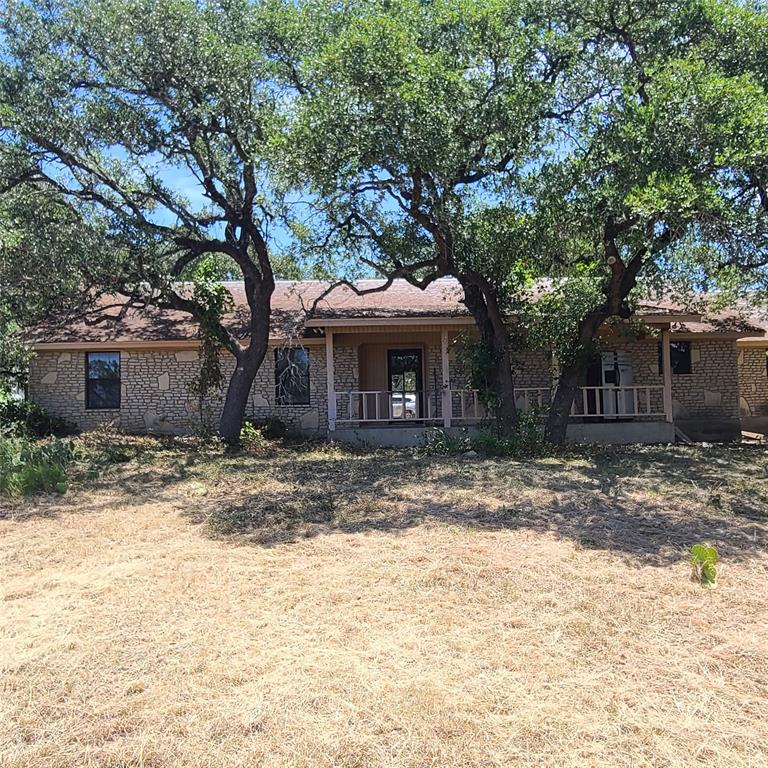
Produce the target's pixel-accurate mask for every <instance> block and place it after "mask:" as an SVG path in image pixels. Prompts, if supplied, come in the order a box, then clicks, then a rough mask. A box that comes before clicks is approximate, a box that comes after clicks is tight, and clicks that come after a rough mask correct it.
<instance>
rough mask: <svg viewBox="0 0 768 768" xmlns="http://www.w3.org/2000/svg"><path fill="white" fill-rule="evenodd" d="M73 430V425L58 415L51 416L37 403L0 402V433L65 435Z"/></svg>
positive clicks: (24, 435) (42, 435)
mask: <svg viewBox="0 0 768 768" xmlns="http://www.w3.org/2000/svg"><path fill="white" fill-rule="evenodd" d="M74 431H75V429H74V425H72V424H70V423H69V422H68V421H66V420H65V419H62V418H59V417H58V416H51V415H50V414H49V413H48V411H46V410H45V408H43V407H42V406H39V405H38V404H37V403H32V402H30V401H28V400H6V401H4V402H0V434H5V435H8V436H10V437H48V436H50V435H55V436H57V437H65V436H67V435H71V434H73V433H74Z"/></svg>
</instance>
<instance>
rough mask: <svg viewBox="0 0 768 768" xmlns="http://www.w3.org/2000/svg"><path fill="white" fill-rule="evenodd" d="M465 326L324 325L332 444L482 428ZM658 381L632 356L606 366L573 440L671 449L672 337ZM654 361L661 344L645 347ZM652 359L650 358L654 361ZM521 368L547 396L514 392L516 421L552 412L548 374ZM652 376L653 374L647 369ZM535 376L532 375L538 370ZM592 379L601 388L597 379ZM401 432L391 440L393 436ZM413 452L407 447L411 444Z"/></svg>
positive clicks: (615, 355) (575, 411)
mask: <svg viewBox="0 0 768 768" xmlns="http://www.w3.org/2000/svg"><path fill="white" fill-rule="evenodd" d="M472 332H473V327H472V324H471V321H470V320H469V319H466V318H448V319H445V321H443V322H440V321H439V320H436V319H435V318H430V319H428V320H426V319H425V320H420V319H416V318H415V319H413V320H411V321H410V322H404V321H403V320H399V321H398V323H397V325H394V324H393V323H392V322H373V321H372V320H369V321H368V322H367V323H366V324H362V323H358V324H351V323H349V322H348V321H336V322H335V323H334V322H333V321H331V322H327V323H326V325H325V327H324V333H325V353H326V354H325V356H326V386H327V398H328V400H327V403H328V433H329V436H330V437H333V438H334V439H345V438H346V437H348V436H350V435H354V436H355V440H354V441H355V442H360V441H362V438H361V437H360V436H361V435H364V437H365V440H364V442H368V443H375V444H393V443H395V444H400V443H402V441H403V440H406V437H405V435H404V434H399V435H398V433H397V430H401V431H402V430H404V429H407V430H409V431H411V432H413V433H414V435H415V436H416V437H420V436H423V432H424V430H425V429H427V428H434V427H441V428H444V429H448V430H452V429H455V428H465V427H476V426H477V425H479V424H480V423H481V422H483V421H484V420H485V419H486V418H487V413H486V409H485V407H484V406H483V403H482V399H481V397H480V394H479V392H478V391H477V390H476V389H473V388H472V387H471V386H470V384H469V381H468V377H467V374H466V371H464V370H463V369H462V366H461V363H460V360H459V355H458V354H457V345H456V343H455V342H456V340H457V338H458V337H459V336H460V335H462V334H467V335H469V336H470V338H471V334H472ZM659 341H660V362H661V369H662V370H661V373H660V375H658V378H656V379H654V378H653V377H652V376H650V375H649V372H648V371H647V370H643V371H642V375H639V374H640V373H641V372H640V371H639V365H638V364H637V362H636V361H633V359H632V355H631V354H630V353H628V352H626V351H621V350H617V351H611V352H607V353H604V354H603V355H602V356H601V357H600V362H599V364H598V366H597V369H596V370H595V372H592V373H591V374H590V375H591V376H592V378H590V379H588V380H587V382H586V384H585V386H583V387H581V388H580V389H579V392H578V394H577V397H576V398H575V400H574V403H573V408H572V411H571V423H570V425H569V428H568V435H569V438H572V439H576V440H589V441H605V442H638V441H640V442H643V441H645V442H659V441H668V440H673V439H674V427H673V416H672V375H671V362H670V332H669V330H668V329H665V330H662V332H661V334H660V337H659ZM650 344H652V352H653V353H655V350H656V342H655V341H654V342H650V343H649V345H646V346H648V347H649V348H650ZM652 352H649V351H647V350H646V352H645V353H644V356H645V358H648V357H649V356H650V357H653V358H654V359H655V354H652ZM543 360H544V357H543V356H542V357H541V358H540V359H537V361H536V362H535V363H530V364H528V365H524V370H522V371H521V372H520V375H519V376H517V377H516V378H517V379H518V380H519V381H521V382H522V383H526V382H529V381H531V380H535V381H537V382H539V383H543V382H546V386H520V387H518V388H517V389H516V403H517V407H518V409H519V411H521V412H523V413H526V412H530V411H532V410H534V409H538V410H541V411H542V412H543V411H544V410H546V408H547V407H548V405H549V403H550V401H551V398H552V394H553V389H552V386H551V371H550V370H549V368H548V366H547V364H546V363H545V362H543ZM648 367H649V366H648V365H647V364H646V369H647V368H648ZM534 369H535V370H534ZM595 376H596V377H597V378H595ZM393 430H394V431H393ZM406 442H407V441H406Z"/></svg>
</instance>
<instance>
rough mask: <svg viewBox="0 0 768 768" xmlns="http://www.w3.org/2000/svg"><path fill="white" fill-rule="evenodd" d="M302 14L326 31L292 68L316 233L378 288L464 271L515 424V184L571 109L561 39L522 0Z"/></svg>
mask: <svg viewBox="0 0 768 768" xmlns="http://www.w3.org/2000/svg"><path fill="white" fill-rule="evenodd" d="M309 9H310V11H311V19H312V21H311V23H312V26H313V27H314V28H315V29H317V30H320V31H321V34H320V35H318V37H317V39H316V42H315V46H314V52H313V54H312V55H311V56H310V57H309V58H308V60H306V61H305V65H304V67H303V68H302V69H301V77H302V78H303V80H302V83H303V87H304V92H305V93H304V98H303V99H302V100H301V103H300V105H299V106H300V109H299V112H298V118H297V120H296V123H295V125H294V127H293V133H292V136H293V137H294V143H295V145H296V146H297V147H299V148H300V150H301V151H299V152H297V153H296V154H295V155H294V157H293V160H294V163H293V172H294V174H295V175H296V176H298V177H299V178H300V179H302V180H310V181H311V183H312V184H313V185H314V189H315V190H316V193H317V195H318V198H319V199H320V201H321V202H322V204H323V205H324V206H325V212H326V213H327V214H328V216H329V219H330V221H331V223H332V226H331V232H330V233H328V234H327V235H326V236H325V238H324V240H323V243H324V245H326V246H328V245H329V244H330V252H332V253H333V252H334V250H333V247H334V245H336V246H338V247H339V248H340V249H341V250H346V252H349V253H352V254H353V255H354V258H355V260H356V261H357V262H358V263H362V264H364V265H366V266H367V267H368V268H369V269H371V270H372V271H374V272H375V273H377V274H379V275H382V276H383V277H384V278H385V280H384V281H383V283H382V284H383V286H387V285H389V284H390V282H391V280H392V279H394V278H405V279H406V280H409V281H410V282H411V283H413V284H414V285H416V286H419V287H422V288H424V287H426V286H427V285H429V284H430V283H431V282H433V281H434V280H436V279H438V278H440V277H443V276H452V277H455V278H456V279H458V281H459V282H460V283H461V285H462V286H463V288H464V295H465V303H466V305H467V307H468V308H469V310H470V311H471V313H472V314H473V316H474V318H475V320H476V322H477V326H478V329H479V331H480V336H481V341H482V343H483V345H484V346H485V348H486V350H487V354H488V357H489V359H490V360H491V361H492V363H493V376H492V378H493V379H494V386H495V388H496V389H497V391H498V392H499V397H498V398H497V400H496V402H497V408H496V412H497V417H498V421H499V424H500V426H501V428H502V430H503V431H509V430H511V429H512V427H513V425H514V420H515V413H514V397H513V395H512V392H513V382H512V373H511V353H512V349H513V347H514V344H513V340H512V339H511V338H510V336H509V330H508V325H507V323H506V322H505V320H506V319H507V318H508V314H509V308H510V304H511V303H513V302H514V300H515V298H516V296H517V295H518V293H519V289H520V287H521V286H520V284H519V281H518V280H515V279H513V278H514V277H515V276H516V275H518V274H519V272H520V270H518V269H517V267H516V264H517V263H518V262H520V261H525V259H526V251H525V250H524V249H523V248H521V245H522V244H523V243H524V242H526V241H527V234H528V231H527V230H528V227H527V206H526V201H525V199H524V195H523V193H522V192H521V191H520V189H519V183H520V181H521V180H522V179H523V178H524V176H525V174H526V169H527V167H528V166H529V165H530V164H531V163H533V162H534V161H535V159H536V158H537V157H538V156H539V154H540V153H542V152H544V151H545V148H546V146H547V144H548V143H549V142H550V141H551V140H552V129H553V123H554V122H555V121H557V120H558V119H559V117H560V115H559V114H558V110H559V109H562V110H568V109H569V108H570V107H569V106H568V103H567V102H568V101H569V99H568V97H567V96H565V95H563V94H562V92H561V91H559V90H558V83H559V82H560V79H561V78H562V77H563V76H564V74H565V73H566V72H567V70H568V68H569V66H570V64H569V62H570V60H571V53H572V51H570V50H569V46H570V45H571V42H570V39H569V38H568V37H567V36H565V35H553V34H550V32H549V29H548V26H547V22H546V20H545V19H543V18H542V16H541V15H540V14H538V13H535V12H532V11H533V10H534V9H533V8H532V6H529V5H527V4H526V3H524V2H510V1H506V0H505V1H504V2H498V1H495V0H494V1H490V2H489V1H485V0H484V1H483V2H468V1H467V0H441V1H440V2H435V3H422V2H418V1H417V0H396V1H395V2H389V1H387V2H384V1H381V2H364V3H363V2H357V3H355V2H353V3H349V4H345V5H343V6H337V5H331V4H329V5H327V6H325V5H322V4H319V5H312V6H310V7H309ZM310 11H308V12H310ZM558 99H559V103H558ZM511 190H517V192H518V194H517V195H513V194H511V193H510V192H511ZM524 271H525V270H523V272H524Z"/></svg>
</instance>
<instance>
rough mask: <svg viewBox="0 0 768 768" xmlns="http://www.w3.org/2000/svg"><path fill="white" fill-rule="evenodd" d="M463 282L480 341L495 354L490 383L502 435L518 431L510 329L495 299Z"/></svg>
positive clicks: (494, 414)
mask: <svg viewBox="0 0 768 768" xmlns="http://www.w3.org/2000/svg"><path fill="white" fill-rule="evenodd" d="M461 282H462V287H463V288H464V304H465V305H466V306H467V309H469V311H470V312H471V313H472V316H473V317H474V319H475V324H476V325H477V329H478V331H479V332H480V341H481V343H482V344H483V346H484V347H485V348H486V349H487V350H488V351H489V352H490V353H491V366H492V370H491V372H490V383H491V385H492V387H493V390H494V395H495V404H494V406H493V416H494V419H495V422H496V429H497V431H498V433H499V434H500V435H502V436H505V437H508V436H509V435H512V434H514V432H515V429H516V427H517V407H516V405H515V382H514V376H513V373H512V360H511V357H510V350H509V331H508V330H507V326H506V324H505V322H504V318H503V317H502V316H501V312H500V311H499V309H498V306H497V305H496V303H495V301H490V302H489V301H488V300H487V298H486V296H485V295H484V294H483V292H482V291H481V290H480V288H479V287H478V286H477V285H476V284H475V283H474V282H469V281H467V282H465V281H464V280H462V281H461Z"/></svg>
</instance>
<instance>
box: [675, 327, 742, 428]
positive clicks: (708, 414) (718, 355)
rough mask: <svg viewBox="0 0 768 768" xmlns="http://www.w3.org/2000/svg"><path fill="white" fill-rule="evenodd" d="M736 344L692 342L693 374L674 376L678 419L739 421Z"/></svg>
mask: <svg viewBox="0 0 768 768" xmlns="http://www.w3.org/2000/svg"><path fill="white" fill-rule="evenodd" d="M738 375H739V374H738V352H737V349H736V342H735V341H718V340H713V339H703V340H701V341H691V373H690V374H679V375H676V376H675V375H673V376H672V403H673V406H674V415H675V418H676V419H688V418H715V419H738V418H739V380H738Z"/></svg>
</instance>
